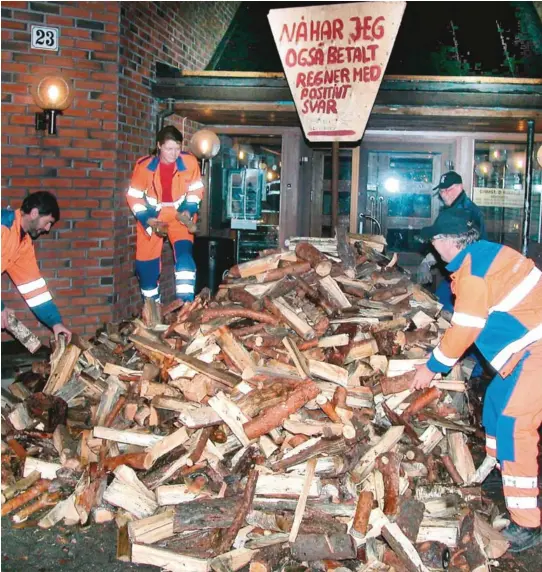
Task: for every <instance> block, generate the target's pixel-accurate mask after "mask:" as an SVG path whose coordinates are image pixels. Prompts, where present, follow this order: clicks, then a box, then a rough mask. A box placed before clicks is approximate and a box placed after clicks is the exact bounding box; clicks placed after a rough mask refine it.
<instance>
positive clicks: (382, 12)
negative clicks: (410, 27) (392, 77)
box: [268, 2, 406, 141]
mask: <svg viewBox="0 0 542 572" xmlns="http://www.w3.org/2000/svg"><path fill="white" fill-rule="evenodd" d="M405 7H406V2H355V3H351V4H331V5H326V6H321V5H316V6H308V7H303V8H285V9H279V10H271V11H270V12H269V15H268V19H269V24H270V25H271V30H272V32H273V37H274V38H275V43H276V44H277V49H278V52H279V54H280V58H281V61H282V66H283V67H284V72H285V74H286V79H287V80H288V85H289V86H290V90H291V92H292V95H293V98H294V102H295V105H296V107H297V112H298V113H299V117H300V119H301V124H302V125H303V130H304V131H305V136H306V137H307V139H308V140H309V141H357V140H359V139H361V137H362V135H363V132H364V131H365V126H366V125H367V121H368V119H369V115H370V113H371V109H372V107H373V104H374V101H375V98H376V94H377V93H378V89H379V87H380V83H381V82H382V77H383V75H384V71H385V69H386V66H387V64H388V60H389V57H390V53H391V50H392V48H393V43H394V41H395V37H396V36H397V31H398V30H399V25H400V23H401V19H402V18H403V13H404V11H405Z"/></svg>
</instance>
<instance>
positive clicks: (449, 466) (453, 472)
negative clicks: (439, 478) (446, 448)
mask: <svg viewBox="0 0 542 572" xmlns="http://www.w3.org/2000/svg"><path fill="white" fill-rule="evenodd" d="M440 460H441V461H442V464H443V465H444V467H445V469H446V470H447V471H448V474H449V475H450V477H451V478H452V481H453V482H454V483H455V484H456V485H459V486H461V485H463V484H465V481H464V480H463V477H462V476H461V475H460V474H459V472H458V470H457V469H456V467H455V465H454V462H453V461H452V459H451V458H450V457H449V456H448V455H440Z"/></svg>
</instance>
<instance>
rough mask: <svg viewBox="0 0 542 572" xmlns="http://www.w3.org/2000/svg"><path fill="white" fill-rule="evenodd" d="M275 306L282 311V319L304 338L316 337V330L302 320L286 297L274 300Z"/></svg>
mask: <svg viewBox="0 0 542 572" xmlns="http://www.w3.org/2000/svg"><path fill="white" fill-rule="evenodd" d="M272 304H273V306H274V307H275V308H276V310H277V311H278V312H279V313H280V315H281V317H282V319H283V320H284V321H285V322H286V323H287V324H288V325H289V326H290V327H291V328H292V329H293V330H294V332H296V333H297V334H298V335H299V336H300V337H301V338H303V339H304V340H312V339H314V338H315V337H316V332H315V331H314V330H313V329H312V328H311V326H309V324H307V322H305V321H304V320H302V319H301V318H300V317H299V316H298V315H297V314H296V313H295V312H294V310H293V309H292V308H290V307H289V306H288V304H287V303H286V302H285V300H284V298H277V299H276V300H273V301H272Z"/></svg>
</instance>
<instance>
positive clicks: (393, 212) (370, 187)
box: [356, 144, 452, 272]
mask: <svg viewBox="0 0 542 572" xmlns="http://www.w3.org/2000/svg"><path fill="white" fill-rule="evenodd" d="M450 157H451V149H450V146H448V145H442V144H439V145H431V144H427V145H425V146H423V147H422V146H421V145H404V144H395V145H390V144H387V145H383V144H373V145H370V146H366V147H365V148H362V151H361V165H360V187H359V188H360V192H359V202H358V209H357V215H358V216H357V219H356V232H358V233H360V234H381V235H383V236H384V237H385V238H386V241H387V247H386V252H387V253H397V255H398V257H399V264H400V265H401V266H402V267H403V268H405V269H407V270H410V271H411V272H414V271H415V270H416V268H417V266H418V265H419V263H420V262H421V260H422V258H423V256H425V254H426V252H425V250H424V247H423V245H422V243H421V242H420V240H419V234H420V230H421V229H422V228H423V227H424V226H428V225H430V224H431V222H432V221H433V220H434V219H435V217H436V216H437V214H438V211H439V208H440V200H439V198H438V194H437V193H436V191H433V187H435V186H436V185H437V183H438V181H439V178H440V175H441V174H442V173H443V172H445V171H446V170H449V169H451V168H452V164H451V162H450Z"/></svg>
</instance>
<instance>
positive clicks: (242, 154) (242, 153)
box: [239, 151, 245, 159]
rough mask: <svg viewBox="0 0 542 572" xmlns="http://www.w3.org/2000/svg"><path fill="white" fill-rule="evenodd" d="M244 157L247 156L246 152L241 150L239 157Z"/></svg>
mask: <svg viewBox="0 0 542 572" xmlns="http://www.w3.org/2000/svg"><path fill="white" fill-rule="evenodd" d="M244 158H245V152H244V151H239V159H244Z"/></svg>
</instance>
